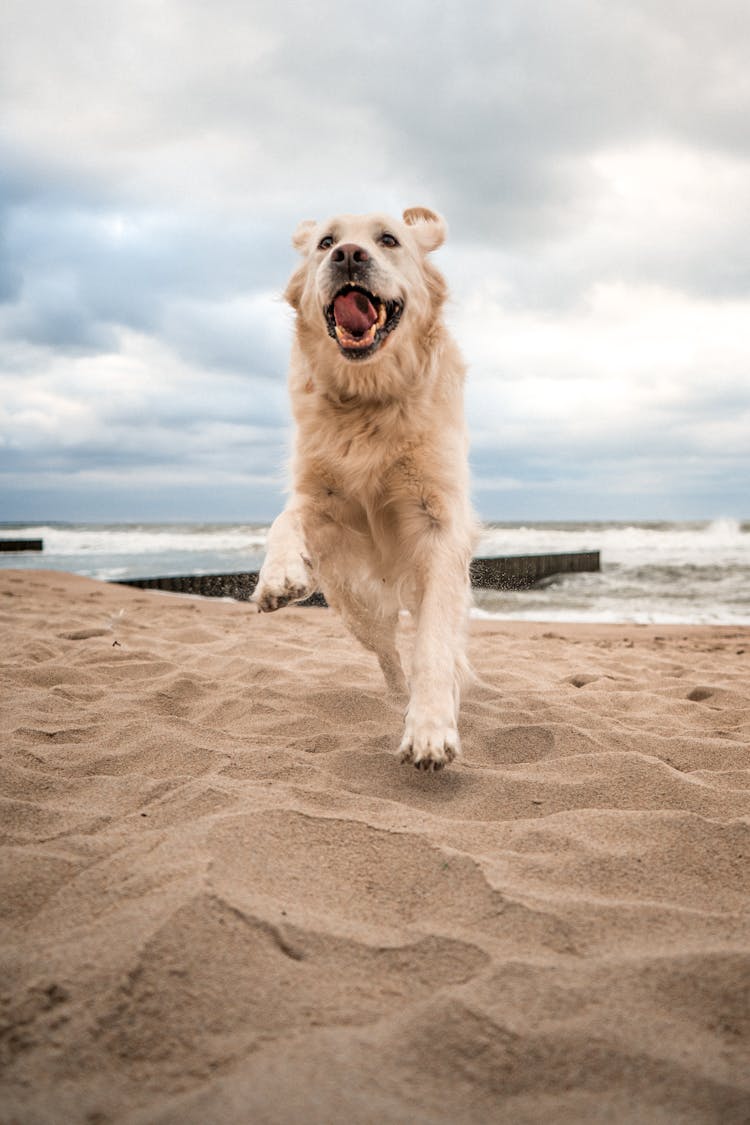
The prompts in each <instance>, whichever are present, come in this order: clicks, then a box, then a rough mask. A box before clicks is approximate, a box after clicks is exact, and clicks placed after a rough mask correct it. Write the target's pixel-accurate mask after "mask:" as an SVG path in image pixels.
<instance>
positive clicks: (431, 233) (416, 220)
mask: <svg viewBox="0 0 750 1125" xmlns="http://www.w3.org/2000/svg"><path fill="white" fill-rule="evenodd" d="M404 222H405V223H406V225H407V227H411V228H412V230H413V231H414V234H415V237H416V239H417V242H418V243H419V245H420V246H421V247H422V249H423V250H424V252H425V254H428V253H429V252H430V250H437V248H438V246H442V245H443V243H444V242H445V235H446V233H447V230H448V228H447V226H446V223H445V219H444V218H443V216H442V215H437V214H436V213H435V212H434V211H430V210H429V208H427V207H409V208H407V210H406V211H404Z"/></svg>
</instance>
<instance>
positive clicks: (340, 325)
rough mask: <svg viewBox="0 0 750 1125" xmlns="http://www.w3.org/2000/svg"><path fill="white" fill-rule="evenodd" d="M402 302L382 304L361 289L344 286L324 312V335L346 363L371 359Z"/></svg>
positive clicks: (381, 301) (398, 317)
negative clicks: (333, 342)
mask: <svg viewBox="0 0 750 1125" xmlns="http://www.w3.org/2000/svg"><path fill="white" fill-rule="evenodd" d="M403 311H404V304H403V301H399V300H390V301H388V300H384V299H383V298H382V297H378V296H377V294H375V293H371V292H370V291H369V290H368V289H365V288H363V287H362V286H361V285H354V284H352V283H348V284H346V285H344V286H342V287H341V289H339V290H338V292H337V293H336V295H335V296H334V298H333V300H332V301H331V303H330V305H328V306H327V307H326V308H325V309H324V310H323V313H324V316H325V319H326V324H327V326H328V335H329V336H331V337H332V338H333V339H334V340H335V341H336V343H337V344H338V346H339V350H340V351H341V354H342V355H344V356H346V358H347V359H354V360H357V359H365V358H366V357H367V356H370V355H372V354H373V353H374V352H376V351H377V349H378V348H379V347H380V345H381V344H382V343H383V341H384V340H385V339H387V337H388V335H389V334H390V333H391V332H392V331H393V329H394V328H395V327H396V325H397V324H398V322H399V320H400V319H401V313H402V312H403Z"/></svg>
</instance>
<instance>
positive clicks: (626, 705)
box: [0, 571, 750, 1125]
mask: <svg viewBox="0 0 750 1125" xmlns="http://www.w3.org/2000/svg"><path fill="white" fill-rule="evenodd" d="M0 629H1V630H2V640H1V641H0V663H1V664H2V681H3V688H4V690H3V700H2V718H1V720H0V721H1V723H2V743H3V753H2V764H1V780H2V804H1V806H0V808H1V815H0V834H1V839H2V848H1V849H0V947H1V955H0V956H1V966H0V994H1V995H0V1002H1V1007H0V1066H1V1069H0V1076H1V1077H0V1081H1V1083H2V1085H1V1090H2V1095H1V1102H0V1120H1V1121H2V1122H3V1123H4V1125H7V1123H11V1122H14V1123H19V1125H21V1123H22V1125H36V1123H45V1125H46V1123H55V1125H58V1123H65V1125H67V1123H77V1122H81V1123H86V1125H104V1123H107V1122H118V1123H119V1122H123V1123H127V1125H136V1123H137V1125H146V1123H148V1125H153V1123H158V1125H167V1123H169V1125H184V1123H188V1125H192V1123H195V1125H214V1123H237V1125H246V1123H253V1125H254V1123H274V1125H289V1123H293V1125H296V1123H299V1125H302V1123H305V1125H309V1123H325V1125H335V1123H342V1125H343V1123H360V1122H368V1123H369V1122H372V1123H376V1122H377V1123H378V1125H383V1123H390V1122H393V1123H395V1122H398V1123H407V1122H408V1123H412V1122H413V1123H417V1125H427V1123H433V1122H440V1123H442V1122H445V1123H452V1125H461V1123H463V1122H477V1123H480V1122H481V1123H486V1122H490V1121H492V1122H513V1123H514V1125H515V1123H524V1122H544V1123H545V1125H546V1123H552V1122H554V1123H555V1125H558V1123H571V1125H572V1123H576V1125H578V1123H581V1122H584V1123H585V1122H605V1121H606V1122H632V1123H638V1125H641V1123H651V1122H658V1123H664V1125H667V1123H669V1125H672V1123H674V1122H716V1123H721V1125H727V1123H734V1122H737V1123H739V1122H743V1123H746V1122H748V1120H750V894H749V891H750V862H749V861H750V630H748V629H738V628H709V627H699V628H689V627H670V628H667V627H652V626H648V627H639V626H615V625H610V626H572V625H570V626H569V625H565V626H550V625H538V624H525V623H510V622H508V623H506V622H497V621H494V622H493V621H475V622H473V623H472V632H471V645H470V652H471V656H472V660H473V663H474V666H475V668H476V670H477V672H478V674H479V677H480V679H479V682H478V683H477V684H476V685H474V686H473V687H472V688H471V689H470V690H469V691H468V693H467V695H466V699H465V703H464V707H463V713H462V721H461V730H462V736H463V740H464V759H463V762H462V763H461V764H460V765H454V766H452V767H451V768H450V769H449V770H447V771H445V772H444V773H442V774H437V775H432V774H430V775H425V774H421V773H419V772H417V771H416V770H414V769H412V768H410V767H408V766H401V765H399V763H398V761H397V758H396V756H395V754H396V749H397V746H398V741H399V732H400V719H401V706H400V705H399V704H398V703H395V702H390V701H389V700H388V699H387V698H386V695H385V691H384V688H383V685H382V683H381V680H380V674H379V672H378V669H377V667H376V664H375V661H374V659H373V658H372V657H371V656H369V655H368V654H367V653H365V652H364V651H362V650H361V649H359V647H358V646H357V645H356V643H355V642H354V641H353V640H351V639H350V638H349V636H348V635H347V634H346V632H345V631H344V629H343V628H342V626H341V625H340V623H339V621H338V620H337V619H336V617H335V616H333V614H331V613H330V611H328V610H316V609H292V610H284V611H282V612H280V613H277V614H273V615H268V616H258V615H255V614H254V613H253V612H252V610H251V608H250V607H249V606H247V605H242V604H238V603H231V602H221V601H216V600H208V599H198V598H191V597H183V596H175V595H168V594H160V593H156V592H151V591H148V592H145V591H140V590H132V589H128V588H124V587H117V586H108V585H105V584H103V583H98V582H95V581H93V580H90V579H84V578H79V577H73V576H70V575H64V574H58V573H54V572H41V571H2V572H0ZM405 634H406V635H405V642H404V643H405V645H406V646H407V647H408V640H409V637H408V623H407V628H406V630H405Z"/></svg>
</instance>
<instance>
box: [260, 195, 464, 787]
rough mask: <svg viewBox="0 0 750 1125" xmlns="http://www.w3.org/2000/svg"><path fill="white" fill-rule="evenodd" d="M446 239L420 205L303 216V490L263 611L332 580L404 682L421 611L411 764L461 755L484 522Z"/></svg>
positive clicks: (397, 681) (266, 577)
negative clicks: (404, 652)
mask: <svg viewBox="0 0 750 1125" xmlns="http://www.w3.org/2000/svg"><path fill="white" fill-rule="evenodd" d="M444 238H445V223H444V221H443V219H442V218H441V217H440V216H439V215H436V214H434V213H433V212H432V211H428V210H427V209H426V208H422V207H412V208H410V209H409V210H408V211H405V212H404V215H403V219H402V220H398V219H392V218H389V217H388V216H386V215H378V214H374V215H339V216H338V217H337V218H333V219H329V220H328V221H327V222H325V223H317V222H312V221H307V222H303V223H302V224H301V225H300V226H299V228H298V229H297V231H296V233H295V235H294V238H293V243H294V246H295V247H296V248H297V250H299V251H300V253H301V254H302V255H303V261H302V264H301V265H300V266H299V268H298V269H297V270H296V271H295V273H294V274H293V275H292V278H291V280H290V282H289V285H288V287H287V290H286V294H285V296H286V298H287V300H288V301H289V303H290V304H291V305H292V307H293V308H294V309H295V311H296V333H295V341H294V345H293V351H292V360H291V370H290V376H289V386H290V393H291V399H292V408H293V412H294V417H295V420H296V423H297V433H296V443H295V453H294V461H293V491H292V493H291V496H290V499H289V502H288V504H287V506H286V508H285V509H284V511H283V512H282V514H281V515H280V516H279V517H278V518H277V519H276V521H275V522H274V524H273V526H272V527H271V531H270V535H269V541H268V554H267V557H266V560H265V562H264V564H263V568H262V570H261V572H260V576H259V579H258V586H257V589H256V590H255V593H254V595H253V599H252V600H253V601H254V602H255V604H256V605H257V607H258V609H259V610H261V611H263V612H268V611H271V610H275V609H279V608H280V607H281V606H284V605H287V604H288V603H289V602H295V601H300V600H302V599H304V598H306V597H307V596H308V595H309V594H310V593H311V592H312V591H313V590H315V589H320V590H322V592H323V593H324V595H325V597H326V599H327V601H328V603H329V605H331V606H332V607H333V608H334V609H336V610H337V611H338V612H339V613H340V614H341V616H342V618H343V620H344V622H345V623H346V625H347V626H348V627H349V629H350V630H351V632H352V633H353V634H354V636H355V637H357V639H358V640H359V641H361V642H362V644H364V645H365V646H366V647H367V648H368V649H370V650H372V651H373V652H374V653H375V654H376V655H377V658H378V660H379V662H380V667H381V668H382V670H383V674H384V676H385V679H386V682H387V684H388V686H389V687H390V688H391V689H393V690H395V691H405V690H406V681H405V679H404V674H403V672H402V669H401V662H400V659H399V655H398V652H397V650H396V626H397V624H398V614H399V609H400V608H401V607H402V606H403V607H405V608H407V609H408V610H409V611H410V612H411V614H412V616H413V617H414V618H415V620H416V636H415V642H414V653H413V658H412V666H411V676H410V684H409V705H408V708H407V711H406V727H405V731H404V736H403V740H402V742H401V760H402V761H404V762H412V763H413V764H414V765H415V766H417V767H418V768H419V769H428V770H429V769H434V770H437V769H441V768H442V767H443V766H444V765H446V764H447V763H448V762H450V761H452V760H453V758H455V757H456V756H457V755H458V754H459V753H460V742H459V737H458V730H457V721H458V704H459V689H460V686H461V682H462V679H464V678H465V676H466V674H467V672H468V665H467V661H466V657H465V639H466V636H465V635H466V623H467V616H468V614H467V610H468V604H469V597H470V593H469V562H470V559H471V553H472V549H473V546H474V542H475V522H474V517H473V515H472V511H471V508H470V505H469V499H468V465H467V436H466V428H465V424H464V414H463V382H464V365H463V362H462V360H461V357H460V355H459V352H458V349H457V347H456V345H455V343H454V342H453V340H452V338H451V336H450V335H449V333H448V332H447V330H446V328H445V325H444V323H443V319H442V306H443V303H444V300H445V296H446V287H445V282H444V280H443V278H442V276H441V274H440V273H439V272H438V271H437V270H436V269H435V267H434V266H433V265H432V264H431V263H430V262H429V261H428V260H427V255H428V253H429V252H430V251H431V250H435V249H436V248H437V247H438V246H440V245H441V243H442V242H443V240H444Z"/></svg>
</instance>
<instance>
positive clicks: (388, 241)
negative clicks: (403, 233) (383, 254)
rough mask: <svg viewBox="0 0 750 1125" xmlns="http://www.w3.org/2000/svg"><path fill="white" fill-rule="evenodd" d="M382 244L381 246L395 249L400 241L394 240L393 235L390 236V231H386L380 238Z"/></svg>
mask: <svg viewBox="0 0 750 1125" xmlns="http://www.w3.org/2000/svg"><path fill="white" fill-rule="evenodd" d="M380 244H381V246H388V247H390V248H393V247H394V246H398V245H399V241H398V239H397V238H394V236H393V235H392V234H389V233H388V231H386V232H385V233H384V234H381V236H380Z"/></svg>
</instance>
